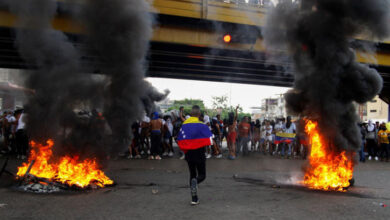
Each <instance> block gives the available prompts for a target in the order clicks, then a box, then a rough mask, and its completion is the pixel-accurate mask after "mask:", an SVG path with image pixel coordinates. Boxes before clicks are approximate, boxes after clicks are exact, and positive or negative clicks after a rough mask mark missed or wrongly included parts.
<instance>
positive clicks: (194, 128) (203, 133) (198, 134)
mask: <svg viewBox="0 0 390 220" xmlns="http://www.w3.org/2000/svg"><path fill="white" fill-rule="evenodd" d="M211 136H212V134H211V131H210V129H209V127H208V126H207V125H205V124H202V123H188V124H183V125H182V127H181V130H180V131H179V135H178V137H177V140H179V141H180V140H191V139H201V138H210V137H211Z"/></svg>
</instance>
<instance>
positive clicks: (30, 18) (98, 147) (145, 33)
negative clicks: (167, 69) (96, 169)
mask: <svg viewBox="0 0 390 220" xmlns="http://www.w3.org/2000/svg"><path fill="white" fill-rule="evenodd" d="M7 5H8V6H9V9H10V10H11V12H12V13H14V14H16V15H17V17H18V29H17V32H16V47H17V48H18V50H19V53H20V55H21V56H22V58H23V59H24V60H26V61H27V63H28V64H29V65H30V66H31V67H32V68H35V71H33V72H32V73H31V74H29V75H28V76H27V80H26V86H27V87H28V88H31V89H33V90H34V91H35V94H34V95H33V96H31V97H30V98H29V100H28V103H27V105H26V110H27V112H28V123H27V125H28V128H27V130H28V134H29V136H30V138H31V139H34V140H37V141H40V142H44V141H46V140H47V139H49V138H54V139H55V140H56V146H57V148H60V150H59V151H60V152H61V151H62V152H64V151H65V152H67V153H69V151H70V153H72V152H73V153H78V154H83V155H85V156H101V157H100V158H104V155H106V153H116V152H118V151H121V150H124V149H126V148H127V146H128V144H129V143H130V139H131V133H132V132H131V129H130V127H131V123H132V122H134V121H135V120H137V119H140V118H142V116H143V114H144V112H145V111H146V112H147V113H150V112H152V111H154V109H155V105H154V102H155V101H160V100H162V99H164V98H165V97H166V96H167V94H168V91H166V93H165V94H161V93H159V92H158V91H157V90H156V89H155V88H153V87H152V86H151V85H150V84H149V83H148V82H146V81H145V80H144V76H145V56H146V53H147V50H148V46H149V40H150V38H151V35H152V18H151V16H150V14H149V12H148V4H147V3H146V2H145V1H143V0H94V1H88V2H86V3H85V5H83V8H82V10H78V12H79V14H78V15H77V16H76V15H75V17H74V18H75V19H76V18H77V19H80V20H79V21H80V22H81V21H82V22H83V24H84V27H85V28H86V30H85V31H86V35H87V37H86V38H87V40H86V47H87V48H90V49H91V50H88V51H93V52H91V54H87V55H92V56H93V57H94V58H96V61H97V62H94V64H92V65H93V66H92V65H91V62H89V63H81V62H80V60H81V56H83V55H86V54H82V53H81V52H80V51H79V50H78V48H76V47H75V46H74V44H72V43H71V42H70V41H69V39H68V37H67V36H66V35H65V34H64V33H62V32H61V31H57V30H54V29H53V27H52V20H53V18H54V17H55V15H56V13H57V3H56V1H54V0H9V1H7ZM96 63H98V64H96ZM88 65H90V66H88ZM91 69H93V70H96V69H98V70H99V72H100V73H101V74H100V77H99V75H96V74H89V73H85V70H91ZM102 75H104V77H102ZM94 109H100V110H102V111H103V116H104V118H103V117H98V114H97V112H96V111H94ZM80 110H87V111H91V112H92V113H93V117H92V118H95V119H94V120H92V119H91V117H81V116H80V115H77V112H78V111H80Z"/></svg>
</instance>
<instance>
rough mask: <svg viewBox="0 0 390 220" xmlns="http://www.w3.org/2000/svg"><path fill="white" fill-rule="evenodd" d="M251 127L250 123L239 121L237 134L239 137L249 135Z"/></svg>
mask: <svg viewBox="0 0 390 220" xmlns="http://www.w3.org/2000/svg"><path fill="white" fill-rule="evenodd" d="M250 129H251V125H250V124H249V123H246V122H241V123H240V124H239V125H238V134H239V136H240V137H248V136H249V131H250Z"/></svg>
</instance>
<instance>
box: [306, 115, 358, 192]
mask: <svg viewBox="0 0 390 220" xmlns="http://www.w3.org/2000/svg"><path fill="white" fill-rule="evenodd" d="M305 131H306V133H307V135H308V138H309V143H310V144H311V152H310V155H309V164H308V166H307V167H305V176H304V180H303V181H302V183H303V185H305V186H307V187H309V188H311V189H317V190H325V191H328V190H335V191H345V190H346V189H347V188H348V187H349V186H350V181H351V180H352V177H353V158H352V156H353V154H352V153H349V152H346V151H335V150H334V146H332V144H331V143H329V142H328V141H326V140H324V138H323V137H322V136H321V134H320V132H319V131H318V124H317V123H316V122H313V121H311V120H306V127H305Z"/></svg>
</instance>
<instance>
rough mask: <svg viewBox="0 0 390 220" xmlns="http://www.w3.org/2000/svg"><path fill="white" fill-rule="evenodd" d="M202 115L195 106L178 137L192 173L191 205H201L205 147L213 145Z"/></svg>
mask: <svg viewBox="0 0 390 220" xmlns="http://www.w3.org/2000/svg"><path fill="white" fill-rule="evenodd" d="M200 115H201V113H200V108H199V106H197V105H194V106H193V107H192V111H191V117H190V118H188V119H187V120H185V121H184V122H183V125H182V127H181V129H180V132H179V135H178V137H177V143H178V145H179V147H180V149H181V150H182V151H183V152H184V153H185V159H186V161H187V163H188V168H189V171H190V187H191V196H192V201H191V205H198V204H199V198H198V184H200V183H201V182H203V181H204V180H205V179H206V155H205V147H206V146H209V145H211V143H212V134H211V131H210V129H209V127H208V126H207V125H205V124H203V123H202V122H201V121H200V120H199V117H200Z"/></svg>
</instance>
